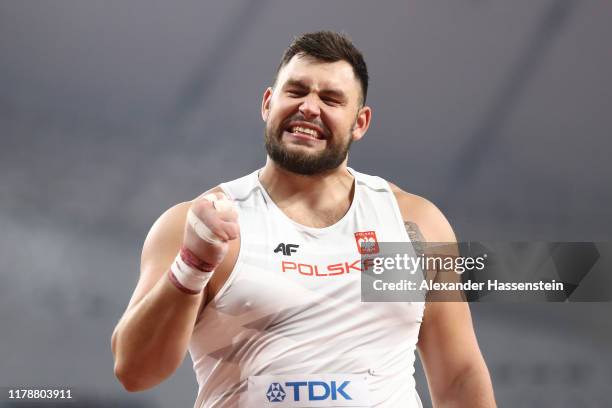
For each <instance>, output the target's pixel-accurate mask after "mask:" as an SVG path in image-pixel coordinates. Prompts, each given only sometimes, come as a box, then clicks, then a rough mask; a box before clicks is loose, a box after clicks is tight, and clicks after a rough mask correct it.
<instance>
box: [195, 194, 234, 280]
mask: <svg viewBox="0 0 612 408" xmlns="http://www.w3.org/2000/svg"><path fill="white" fill-rule="evenodd" d="M239 233H240V227H239V225H238V212H237V211H236V209H235V208H234V204H233V202H232V201H230V200H229V199H228V198H227V196H226V195H225V194H224V193H213V194H207V195H202V196H200V197H198V198H196V199H195V200H194V201H193V204H192V205H191V208H190V210H189V212H188V213H187V222H186V223H185V233H184V236H183V245H184V246H185V247H187V249H189V250H190V251H191V252H193V254H194V255H195V256H197V257H198V258H199V259H201V260H202V261H204V262H206V263H207V264H209V265H210V266H211V267H212V268H215V267H216V266H217V265H219V264H220V263H221V261H223V258H224V257H225V254H226V253H227V250H228V246H229V243H228V241H231V240H234V239H236V238H238V234H239Z"/></svg>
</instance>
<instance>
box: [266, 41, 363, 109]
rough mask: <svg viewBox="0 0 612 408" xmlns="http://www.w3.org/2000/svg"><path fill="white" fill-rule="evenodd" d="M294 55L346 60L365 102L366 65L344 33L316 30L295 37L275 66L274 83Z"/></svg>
mask: <svg viewBox="0 0 612 408" xmlns="http://www.w3.org/2000/svg"><path fill="white" fill-rule="evenodd" d="M295 55H308V56H310V57H312V58H315V59H318V60H321V61H325V62H336V61H346V62H348V63H349V64H351V66H352V67H353V72H354V73H355V76H356V77H357V79H358V80H359V83H360V84H361V94H362V100H361V103H362V104H365V101H366V96H367V94H368V67H367V66H366V63H365V60H364V59H363V55H362V54H361V51H359V50H358V49H357V48H356V47H355V46H354V45H353V42H352V41H351V39H350V38H349V37H348V36H347V35H346V34H344V33H337V32H334V31H316V32H313V33H304V34H302V35H300V36H297V37H295V38H294V39H293V42H292V43H291V45H289V47H287V49H286V50H285V52H284V53H283V57H282V58H281V61H280V64H278V68H276V75H275V78H274V83H276V77H277V76H278V73H279V72H280V70H281V68H282V67H284V66H285V65H287V64H288V63H289V61H291V58H293V57H294V56H295Z"/></svg>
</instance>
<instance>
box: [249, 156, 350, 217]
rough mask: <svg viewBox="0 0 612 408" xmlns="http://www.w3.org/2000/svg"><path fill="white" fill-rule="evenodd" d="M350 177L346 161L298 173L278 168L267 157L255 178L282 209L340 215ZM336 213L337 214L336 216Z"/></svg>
mask: <svg viewBox="0 0 612 408" xmlns="http://www.w3.org/2000/svg"><path fill="white" fill-rule="evenodd" d="M353 180H354V177H353V175H352V174H351V173H349V171H348V170H347V168H346V160H345V161H344V162H343V163H342V164H341V165H340V166H338V167H337V168H336V169H333V170H330V171H327V172H324V173H321V174H315V175H308V176H306V175H301V174H296V173H292V172H290V171H287V170H285V169H283V168H281V167H279V166H278V165H277V164H276V163H275V162H274V161H272V160H271V159H270V158H269V157H268V159H267V161H266V165H265V167H264V168H263V170H262V171H261V172H260V174H259V181H260V183H261V184H262V185H263V187H264V188H265V189H266V191H267V192H268V194H269V195H270V197H271V198H272V200H274V203H275V204H276V205H277V206H278V207H279V208H280V209H282V210H289V211H291V210H296V211H299V210H303V211H308V212H311V213H313V214H317V213H319V214H327V216H326V218H328V219H329V216H330V215H332V214H333V215H332V218H338V219H339V218H341V217H342V215H344V214H345V213H346V211H348V208H349V207H350V205H351V201H352V198H353ZM338 215H339V216H338Z"/></svg>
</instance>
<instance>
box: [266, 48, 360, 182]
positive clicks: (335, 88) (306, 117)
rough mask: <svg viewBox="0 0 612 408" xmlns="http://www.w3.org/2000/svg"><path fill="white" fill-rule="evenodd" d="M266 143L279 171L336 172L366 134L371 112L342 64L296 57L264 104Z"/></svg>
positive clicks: (347, 68) (357, 82)
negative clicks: (364, 105)
mask: <svg viewBox="0 0 612 408" xmlns="http://www.w3.org/2000/svg"><path fill="white" fill-rule="evenodd" d="M262 116H263V118H264V120H265V122H266V128H265V144H266V150H267V152H268V155H269V156H270V158H271V159H272V160H273V161H274V162H275V163H277V164H278V165H279V166H280V167H282V168H284V169H286V170H289V171H291V172H294V173H298V174H305V175H312V174H317V173H322V172H325V171H328V170H332V169H335V168H337V167H338V166H339V165H340V164H342V162H344V161H345V160H346V156H347V153H348V150H349V147H350V145H351V143H352V142H353V140H357V139H360V138H361V136H363V134H364V133H365V131H366V130H367V126H368V125H369V119H370V110H369V108H367V107H361V87H360V84H359V81H358V80H357V78H356V77H355V74H354V73H353V69H352V67H351V65H350V64H349V63H348V62H346V61H337V62H331V63H329V62H323V61H319V60H316V59H313V58H311V57H308V56H294V57H293V58H292V59H291V61H289V63H288V64H287V65H285V66H284V67H283V68H281V70H280V72H279V73H278V77H277V81H276V86H275V88H274V89H271V88H268V89H267V90H266V92H265V94H264V99H263V103H262Z"/></svg>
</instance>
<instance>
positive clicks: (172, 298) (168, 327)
mask: <svg viewBox="0 0 612 408" xmlns="http://www.w3.org/2000/svg"><path fill="white" fill-rule="evenodd" d="M213 191H214V190H213ZM191 205H192V203H191V202H187V203H181V204H178V205H176V206H174V207H172V208H171V209H169V210H168V211H166V212H165V213H164V214H163V215H162V216H161V217H160V218H159V219H158V220H157V221H156V222H155V224H154V225H153V227H152V228H151V231H150V232H149V234H148V236H147V238H146V240H145V244H144V246H143V251H142V257H141V273H140V279H139V281H138V284H137V286H136V289H135V290H134V294H133V296H132V299H131V300H130V303H129V305H128V307H127V310H126V312H125V313H124V315H123V317H122V318H121V319H120V321H119V323H118V324H117V326H116V328H115V330H114V332H113V335H112V339H111V346H112V351H113V355H114V357H115V375H116V376H117V378H118V379H119V380H120V381H121V383H122V384H123V386H124V387H125V388H126V389H127V390H128V391H141V390H145V389H148V388H151V387H153V386H155V385H157V384H159V383H160V382H162V381H163V380H164V379H166V378H168V377H169V376H170V375H172V373H174V371H175V370H176V369H177V368H178V367H179V366H180V364H181V363H182V361H183V360H184V358H185V354H186V353H187V347H188V343H189V339H190V338H191V333H192V331H193V327H194V324H195V321H196V318H197V315H198V310H199V308H200V306H201V304H202V302H203V301H205V299H206V293H207V292H206V289H205V290H204V292H202V293H201V294H198V295H190V294H186V293H184V292H182V291H180V290H179V289H177V287H176V286H175V285H174V284H173V283H171V282H170V280H169V279H168V276H167V272H168V270H169V268H170V265H171V264H172V262H173V261H174V259H175V257H176V255H177V253H178V252H179V250H180V247H181V245H182V244H183V241H184V232H185V218H186V214H187V211H188V210H189V208H190V207H191ZM232 242H235V241H232ZM232 246H235V244H232ZM234 252H235V251H234V250H230V251H229V254H228V256H227V257H226V258H225V259H224V260H223V262H222V264H220V265H219V266H218V267H217V270H220V269H227V268H228V267H229V266H228V264H229V263H231V262H232V256H229V255H230V254H232V253H234ZM215 273H216V272H215Z"/></svg>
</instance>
